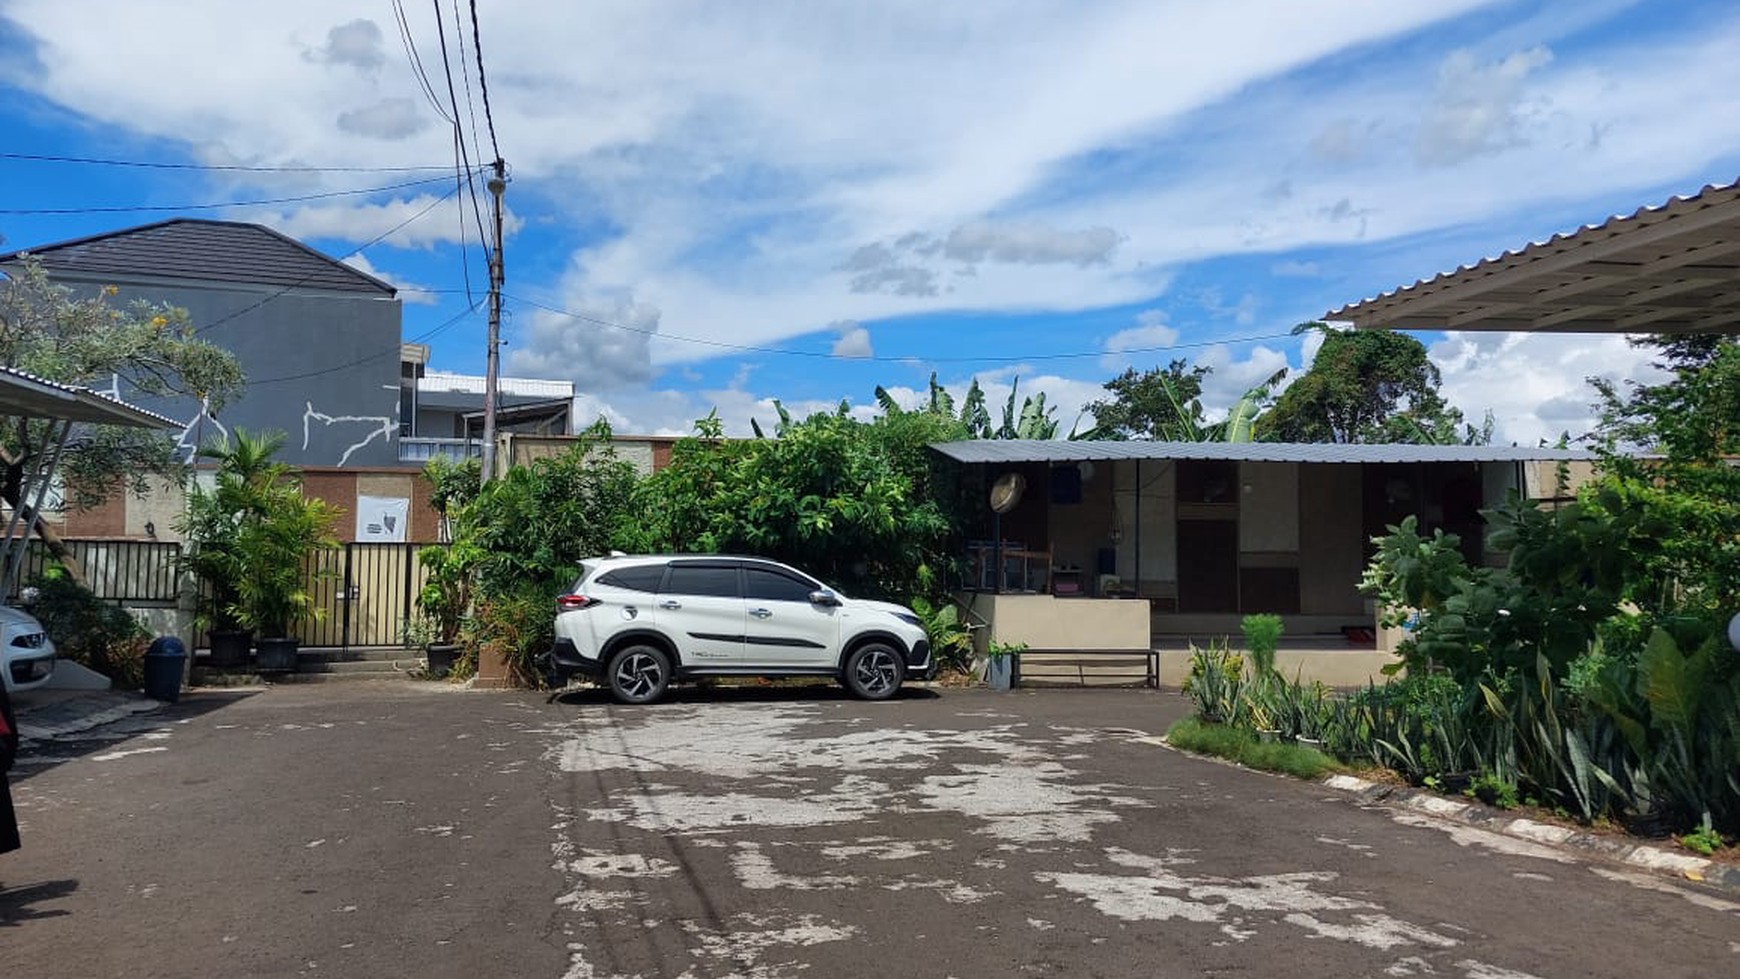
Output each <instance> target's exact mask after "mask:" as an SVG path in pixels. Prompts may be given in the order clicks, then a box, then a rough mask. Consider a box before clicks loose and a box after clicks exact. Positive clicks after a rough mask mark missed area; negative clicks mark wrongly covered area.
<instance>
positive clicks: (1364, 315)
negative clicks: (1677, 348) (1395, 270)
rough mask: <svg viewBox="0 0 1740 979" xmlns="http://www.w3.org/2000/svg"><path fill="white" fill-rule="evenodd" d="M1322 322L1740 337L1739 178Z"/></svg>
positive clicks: (1487, 260) (1356, 305)
mask: <svg viewBox="0 0 1740 979" xmlns="http://www.w3.org/2000/svg"><path fill="white" fill-rule="evenodd" d="M1325 315H1326V318H1328V319H1331V320H1345V321H1351V322H1352V323H1353V324H1354V325H1355V326H1358V327H1360V328H1361V329H1394V330H1511V331H1526V332H1563V333H1591V332H1594V333H1734V332H1740V182H1737V183H1731V184H1711V185H1709V186H1707V187H1705V188H1703V189H1702V190H1700V191H1699V192H1697V193H1696V194H1692V195H1690V196H1687V197H1675V198H1673V199H1672V200H1669V201H1667V202H1666V203H1664V204H1661V205H1658V206H1654V207H1642V208H1639V209H1637V210H1636V211H1633V212H1632V213H1630V214H1624V215H1616V216H1614V217H1611V218H1609V219H1607V220H1606V221H1604V222H1602V223H1601V224H1598V225H1587V226H1584V227H1582V228H1579V229H1577V230H1576V231H1573V232H1571V233H1569V234H1555V235H1553V236H1552V237H1551V238H1549V239H1547V240H1546V241H1537V242H1534V243H1532V244H1529V245H1527V246H1525V247H1523V248H1521V249H1518V250H1516V251H1507V252H1504V253H1503V254H1501V255H1498V256H1497V257H1494V258H1484V259H1481V260H1480V261H1478V262H1476V263H1474V264H1473V265H1464V266H1460V267H1458V268H1457V269H1456V270H1455V271H1452V272H1445V273H1441V274H1439V275H1435V276H1433V277H1432V278H1430V279H1422V280H1420V281H1419V282H1416V283H1414V284H1413V285H1410V286H1403V287H1401V288H1399V289H1395V290H1393V291H1390V292H1386V293H1383V294H1381V295H1378V296H1375V297H1373V298H1370V299H1364V300H1361V301H1359V302H1355V303H1349V304H1348V305H1345V306H1342V307H1341V308H1339V309H1335V310H1331V311H1330V312H1329V313H1327V314H1325Z"/></svg>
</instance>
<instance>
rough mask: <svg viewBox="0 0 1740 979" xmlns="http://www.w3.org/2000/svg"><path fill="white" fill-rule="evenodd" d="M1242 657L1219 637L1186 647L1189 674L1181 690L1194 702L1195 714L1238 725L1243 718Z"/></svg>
mask: <svg viewBox="0 0 1740 979" xmlns="http://www.w3.org/2000/svg"><path fill="white" fill-rule="evenodd" d="M1244 685H1245V661H1244V657H1242V656H1240V655H1238V654H1237V653H1235V652H1233V651H1232V650H1231V649H1229V648H1228V647H1227V644H1226V642H1225V641H1224V640H1222V641H1221V642H1220V643H1219V644H1215V643H1210V644H1209V645H1208V646H1207V647H1201V648H1199V647H1197V646H1196V645H1195V644H1192V645H1191V647H1190V676H1189V677H1187V678H1186V679H1185V681H1184V692H1185V693H1186V694H1188V695H1189V696H1190V698H1191V699H1192V700H1194V701H1195V702H1196V713H1197V714H1198V715H1199V716H1201V718H1202V719H1203V720H1205V721H1209V722H1211V723H1217V724H1232V725H1235V726H1236V725H1238V724H1240V723H1242V722H1243V721H1244V720H1245V719H1246V718H1245V715H1246V711H1247V704H1246V699H1245V697H1244V696H1243V692H1244Z"/></svg>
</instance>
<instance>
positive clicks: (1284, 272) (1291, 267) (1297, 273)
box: [1269, 258, 1323, 279]
mask: <svg viewBox="0 0 1740 979" xmlns="http://www.w3.org/2000/svg"><path fill="white" fill-rule="evenodd" d="M1269 271H1270V272H1271V273H1272V274H1274V275H1279V276H1282V277H1284V278H1293V279H1315V278H1318V277H1319V276H1321V275H1322V274H1323V266H1322V265H1319V264H1318V263H1316V262H1307V261H1301V260H1299V259H1296V258H1290V259H1287V260H1286V261H1281V262H1276V263H1275V264H1274V265H1271V266H1269Z"/></svg>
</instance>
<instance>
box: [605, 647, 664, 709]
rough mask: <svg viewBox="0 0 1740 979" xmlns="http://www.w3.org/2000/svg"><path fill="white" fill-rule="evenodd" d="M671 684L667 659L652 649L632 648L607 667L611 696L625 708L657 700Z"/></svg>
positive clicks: (662, 653)
mask: <svg viewBox="0 0 1740 979" xmlns="http://www.w3.org/2000/svg"><path fill="white" fill-rule="evenodd" d="M670 680H671V662H670V658H669V657H667V656H666V655H665V654H664V652H663V651H661V650H658V649H655V648H654V647H652V646H631V647H629V648H628V649H625V650H623V652H622V653H621V654H620V655H619V656H617V657H616V659H614V660H612V661H611V663H610V692H611V693H612V694H615V695H616V699H617V700H620V701H622V702H623V703H625V704H646V703H651V702H652V701H654V700H657V699H658V698H659V697H660V696H662V695H663V694H664V692H665V688H666V687H667V686H669V685H670Z"/></svg>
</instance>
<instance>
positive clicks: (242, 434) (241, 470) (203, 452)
mask: <svg viewBox="0 0 1740 979" xmlns="http://www.w3.org/2000/svg"><path fill="white" fill-rule="evenodd" d="M283 444H284V435H283V434H282V433H269V434H262V435H256V434H250V433H249V432H247V431H246V430H244V429H240V428H238V429H236V431H235V436H234V438H233V439H213V440H211V441H209V442H207V443H206V444H205V445H203V446H201V447H200V449H199V457H200V458H201V459H205V460H208V461H211V462H215V463H217V471H216V472H215V473H214V474H213V478H212V481H211V484H210V485H209V486H207V485H205V484H204V483H202V482H200V481H199V480H197V479H195V480H194V481H193V482H192V483H191V484H190V485H189V487H188V491H187V508H186V510H184V511H183V512H182V514H181V516H180V518H179V519H177V520H176V523H175V527H176V531H177V533H178V534H180V536H181V541H182V553H181V561H180V566H181V570H182V571H183V572H185V573H187V574H190V575H192V576H193V578H194V580H195V582H196V583H197V585H198V597H197V598H196V600H195V606H194V617H195V621H196V622H197V623H198V624H199V626H200V628H202V629H204V630H205V631H206V634H207V647H208V648H209V649H210V651H211V655H210V659H209V661H208V662H209V664H210V665H212V666H220V667H233V666H241V665H242V664H244V663H246V662H247V660H248V650H249V647H250V646H251V645H252V643H253V633H252V632H251V631H249V630H248V629H247V628H246V627H244V626H243V624H242V622H241V620H240V618H239V617H238V615H237V609H238V607H239V605H240V595H239V594H238V592H237V583H238V582H240V581H241V580H242V575H243V571H242V567H241V563H240V556H239V554H238V553H237V550H236V543H237V539H238V536H239V534H240V532H241V529H242V524H243V522H244V521H247V520H251V519H254V518H255V517H257V516H258V511H259V507H260V505H261V501H262V490H263V488H264V487H267V486H269V485H272V484H274V483H276V482H277V481H279V480H280V479H282V478H283V477H284V476H285V475H286V474H287V473H288V472H289V469H288V467H287V466H285V465H284V464H283V463H281V462H275V461H273V458H272V457H273V455H275V454H276V453H277V451H278V449H279V448H281V447H282V446H283Z"/></svg>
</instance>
